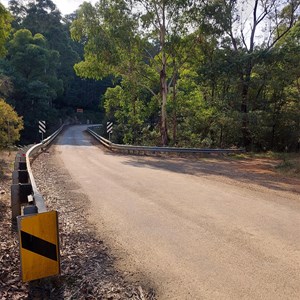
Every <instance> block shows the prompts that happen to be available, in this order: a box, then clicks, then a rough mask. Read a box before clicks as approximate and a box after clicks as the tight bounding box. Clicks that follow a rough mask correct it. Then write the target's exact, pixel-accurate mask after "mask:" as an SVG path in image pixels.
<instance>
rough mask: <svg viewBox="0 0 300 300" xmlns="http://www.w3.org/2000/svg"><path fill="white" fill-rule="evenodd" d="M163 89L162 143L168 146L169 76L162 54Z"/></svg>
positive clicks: (161, 78) (161, 75) (164, 56)
mask: <svg viewBox="0 0 300 300" xmlns="http://www.w3.org/2000/svg"><path fill="white" fill-rule="evenodd" d="M160 85H161V86H160V88H161V129H160V130H161V142H162V145H163V146H166V145H167V144H168V127H167V95H168V85H167V74H166V54H165V53H164V52H163V53H162V70H161V72H160Z"/></svg>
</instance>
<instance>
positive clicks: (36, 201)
mask: <svg viewBox="0 0 300 300" xmlns="http://www.w3.org/2000/svg"><path fill="white" fill-rule="evenodd" d="M63 127H64V125H62V126H61V127H60V128H59V129H58V130H57V131H55V132H54V133H53V134H52V135H50V136H49V137H48V138H46V139H45V140H43V141H42V142H41V143H39V144H36V145H34V146H32V147H30V148H28V147H26V148H24V149H22V150H21V151H19V153H18V154H17V156H16V159H15V167H14V172H13V176H12V177H13V184H12V186H11V209H12V220H13V221H15V220H16V217H17V216H20V215H21V207H22V205H23V206H24V214H28V213H41V212H46V211H47V209H46V205H45V202H44V199H43V197H42V195H41V194H40V193H39V191H38V189H37V186H36V183H35V180H34V177H33V174H32V170H31V166H30V158H31V157H32V156H33V155H34V154H36V153H37V152H38V151H39V150H41V149H42V148H44V147H47V146H48V145H49V144H50V143H51V142H52V141H53V140H54V139H55V138H56V137H57V136H58V134H59V133H60V132H61V131H62V129H63Z"/></svg>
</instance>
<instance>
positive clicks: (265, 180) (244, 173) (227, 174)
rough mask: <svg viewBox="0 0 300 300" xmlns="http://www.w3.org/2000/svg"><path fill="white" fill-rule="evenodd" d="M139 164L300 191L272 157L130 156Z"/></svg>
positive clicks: (298, 182) (133, 163)
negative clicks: (277, 169)
mask: <svg viewBox="0 0 300 300" xmlns="http://www.w3.org/2000/svg"><path fill="white" fill-rule="evenodd" d="M124 163H125V164H127V165H131V166H134V167H137V168H145V167H146V168H152V169H162V170H167V171H170V172H175V173H182V174H189V175H193V176H197V177H202V178H203V177H206V178H209V177H211V176H221V177H223V178H228V179H232V180H235V181H238V182H242V183H247V184H256V185H259V186H263V187H266V188H268V189H272V190H277V191H292V192H296V193H300V180H299V179H295V178H287V177H283V176H281V175H279V174H278V173H276V172H275V166H276V165H277V164H278V161H276V160H271V159H243V160H233V159H230V158H210V159H206V158H205V159H195V158H191V159H188V158H164V157H160V158H150V157H145V158H144V157H137V156H131V157H130V156H128V159H127V161H126V162H124Z"/></svg>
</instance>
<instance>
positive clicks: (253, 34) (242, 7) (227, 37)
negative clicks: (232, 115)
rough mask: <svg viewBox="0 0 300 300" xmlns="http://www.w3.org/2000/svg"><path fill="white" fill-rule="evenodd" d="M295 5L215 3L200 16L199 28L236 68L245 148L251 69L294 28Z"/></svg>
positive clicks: (289, 0)
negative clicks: (215, 37) (227, 51)
mask: <svg viewBox="0 0 300 300" xmlns="http://www.w3.org/2000/svg"><path fill="white" fill-rule="evenodd" d="M299 5H300V2H299V1H297V0H296V1H295V0H264V1H260V0H255V1H236V0H222V1H219V0H215V1H209V2H208V3H207V5H206V6H204V10H203V13H202V14H201V17H203V19H202V20H201V21H200V22H201V24H202V25H203V28H205V29H206V30H207V31H210V32H212V33H214V34H218V35H220V37H221V40H222V44H221V46H222V47H224V48H230V49H231V52H232V54H231V55H232V56H234V57H235V58H236V61H237V62H238V64H239V99H240V111H241V113H242V126H241V129H242V135H243V142H242V143H243V145H244V146H245V147H247V148H249V147H250V146H251V143H252V137H251V135H252V133H251V131H250V127H249V111H251V109H252V103H251V98H250V94H251V88H252V83H253V81H252V78H253V76H252V75H253V71H254V68H255V65H257V64H259V63H260V62H261V61H262V60H263V59H264V56H265V55H267V53H268V52H270V51H271V50H272V49H273V48H274V47H275V46H276V44H277V43H278V42H280V40H281V39H282V38H283V37H284V36H285V35H286V34H287V33H288V32H289V31H290V30H291V29H292V28H293V27H294V26H295V24H296V22H297V19H298V16H299ZM249 11H250V13H249Z"/></svg>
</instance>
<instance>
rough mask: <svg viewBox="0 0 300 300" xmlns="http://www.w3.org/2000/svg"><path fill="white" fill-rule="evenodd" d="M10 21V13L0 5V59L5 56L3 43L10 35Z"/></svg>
mask: <svg viewBox="0 0 300 300" xmlns="http://www.w3.org/2000/svg"><path fill="white" fill-rule="evenodd" d="M11 21H12V17H11V15H10V13H9V12H8V11H7V10H6V9H5V7H4V6H3V4H1V3H0V57H3V56H5V55H6V53H7V51H6V47H5V43H6V40H7V38H8V37H9V34H10V30H11Z"/></svg>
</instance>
